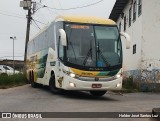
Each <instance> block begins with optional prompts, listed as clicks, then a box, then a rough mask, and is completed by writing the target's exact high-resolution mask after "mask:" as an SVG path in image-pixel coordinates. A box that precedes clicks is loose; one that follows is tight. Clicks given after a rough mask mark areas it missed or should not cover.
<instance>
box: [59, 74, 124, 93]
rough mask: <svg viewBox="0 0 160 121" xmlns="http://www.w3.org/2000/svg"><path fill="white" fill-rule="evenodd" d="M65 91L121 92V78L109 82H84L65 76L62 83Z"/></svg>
mask: <svg viewBox="0 0 160 121" xmlns="http://www.w3.org/2000/svg"><path fill="white" fill-rule="evenodd" d="M62 88H63V89H65V90H81V91H91V90H121V89H122V77H120V78H117V79H114V80H110V81H84V80H79V79H76V78H72V77H70V76H68V75H65V76H64V78H63V82H62Z"/></svg>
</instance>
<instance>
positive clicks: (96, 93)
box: [90, 91, 107, 97]
mask: <svg viewBox="0 0 160 121" xmlns="http://www.w3.org/2000/svg"><path fill="white" fill-rule="evenodd" d="M106 92H107V91H90V93H91V95H93V96H95V97H101V96H103V95H104V94H105V93H106Z"/></svg>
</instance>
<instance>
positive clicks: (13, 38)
mask: <svg viewBox="0 0 160 121" xmlns="http://www.w3.org/2000/svg"><path fill="white" fill-rule="evenodd" d="M10 39H12V40H13V73H15V69H14V40H15V39H16V37H15V36H14V37H10Z"/></svg>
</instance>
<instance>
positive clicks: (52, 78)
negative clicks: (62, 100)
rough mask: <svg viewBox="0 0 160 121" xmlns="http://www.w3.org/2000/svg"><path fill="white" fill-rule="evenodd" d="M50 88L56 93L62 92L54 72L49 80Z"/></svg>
mask: <svg viewBox="0 0 160 121" xmlns="http://www.w3.org/2000/svg"><path fill="white" fill-rule="evenodd" d="M49 89H50V90H51V92H52V93H54V94H58V93H60V89H58V88H57V87H56V84H55V76H54V74H53V75H52V76H51V78H50V80H49Z"/></svg>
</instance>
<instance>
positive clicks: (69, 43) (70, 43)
mask: <svg viewBox="0 0 160 121" xmlns="http://www.w3.org/2000/svg"><path fill="white" fill-rule="evenodd" d="M68 45H71V48H72V50H73V53H74V58H75V61H76V62H77V58H76V53H75V51H74V48H73V44H72V42H68Z"/></svg>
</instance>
